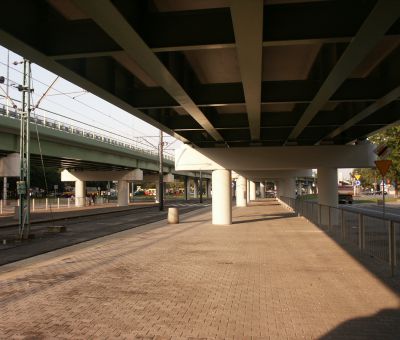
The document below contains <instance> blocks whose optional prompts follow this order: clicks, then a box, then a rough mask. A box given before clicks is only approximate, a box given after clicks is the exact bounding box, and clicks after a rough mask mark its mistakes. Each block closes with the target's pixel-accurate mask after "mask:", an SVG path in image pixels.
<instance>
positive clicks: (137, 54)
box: [74, 0, 223, 141]
mask: <svg viewBox="0 0 400 340" xmlns="http://www.w3.org/2000/svg"><path fill="white" fill-rule="evenodd" d="M74 2H75V4H76V5H77V6H78V7H79V8H80V9H82V11H83V12H85V13H86V14H87V15H88V16H90V17H91V18H92V19H93V20H94V21H95V22H96V23H97V24H98V25H99V26H100V27H101V28H102V29H103V31H104V32H106V33H107V34H108V36H110V37H111V38H112V39H113V40H114V41H115V42H116V43H117V44H118V45H119V46H121V47H122V48H123V50H124V51H125V52H126V53H127V54H128V55H129V57H131V58H132V59H133V60H134V61H135V62H136V63H137V64H138V65H139V66H140V68H142V69H143V71H144V72H145V73H147V74H148V75H149V76H150V78H151V79H153V80H154V81H155V82H156V83H157V84H158V85H160V86H161V87H163V88H164V89H165V91H167V92H168V94H169V95H170V96H171V97H173V98H174V99H175V100H176V101H177V102H178V103H179V104H180V105H181V106H182V108H183V109H184V110H185V111H187V112H188V113H189V114H190V115H191V116H192V117H193V118H194V119H195V120H196V121H197V122H198V123H199V124H200V125H201V126H202V127H203V128H204V129H205V130H206V131H207V132H208V133H209V135H210V136H211V137H212V138H214V139H215V140H217V141H220V140H223V138H222V136H221V135H220V133H219V132H218V131H217V130H216V129H215V128H214V127H213V126H212V124H211V123H210V121H209V120H208V119H207V117H206V116H205V115H204V114H203V112H201V111H200V109H199V108H198V107H197V105H196V104H195V103H194V102H193V100H192V99H191V98H190V97H189V95H188V94H187V93H186V91H185V90H184V89H183V88H182V86H181V85H180V84H179V83H178V81H177V80H176V79H175V78H174V77H173V76H172V74H171V73H170V72H169V70H168V69H167V68H166V67H165V66H164V65H163V63H162V62H161V61H160V60H159V58H158V57H157V56H156V55H155V54H154V52H153V51H152V50H151V49H150V48H149V47H148V46H147V45H146V43H145V42H144V41H143V39H142V38H141V37H140V35H139V34H138V33H137V32H136V31H135V30H134V29H133V28H132V26H131V25H130V24H129V23H128V21H127V20H126V18H125V17H124V16H123V15H122V14H121V13H120V12H119V11H118V9H117V8H116V7H115V6H114V5H113V4H112V3H111V1H108V0H80V1H77V0H76V1H74Z"/></svg>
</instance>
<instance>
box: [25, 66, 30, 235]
mask: <svg viewBox="0 0 400 340" xmlns="http://www.w3.org/2000/svg"><path fill="white" fill-rule="evenodd" d="M24 62H26V63H27V64H28V65H27V66H28V70H27V71H28V75H27V82H28V84H27V92H28V93H27V100H28V102H27V110H26V113H27V115H26V137H25V143H26V148H25V149H26V150H25V152H26V238H28V237H29V233H30V228H31V225H30V224H31V195H30V189H31V153H30V140H31V133H30V127H29V126H30V122H31V62H30V61H29V60H26V59H25V60H24Z"/></svg>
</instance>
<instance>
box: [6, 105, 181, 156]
mask: <svg viewBox="0 0 400 340" xmlns="http://www.w3.org/2000/svg"><path fill="white" fill-rule="evenodd" d="M0 115H3V116H7V117H9V118H14V119H20V118H21V116H20V114H19V112H17V111H15V110H9V111H8V114H7V111H6V109H5V107H4V105H3V107H0ZM30 121H31V123H33V124H37V125H40V126H43V127H46V128H49V129H53V130H58V131H62V132H66V133H70V134H74V135H79V136H81V137H85V138H88V139H94V140H96V141H98V142H100V143H106V144H111V145H115V146H118V147H121V148H125V149H131V150H135V151H136V152H139V153H142V154H144V155H151V156H154V157H157V156H158V151H156V150H153V149H147V148H145V147H139V146H137V145H135V144H132V143H128V142H127V141H125V140H123V139H119V138H114V137H110V136H108V135H105V134H102V133H99V132H98V131H95V130H92V129H85V128H82V127H79V126H75V125H72V124H68V123H65V122H60V121H57V120H54V119H51V118H47V117H45V116H42V115H39V114H33V115H32V116H31V117H30ZM163 157H164V159H165V160H169V161H174V160H175V158H174V157H173V156H171V155H167V154H164V155H163Z"/></svg>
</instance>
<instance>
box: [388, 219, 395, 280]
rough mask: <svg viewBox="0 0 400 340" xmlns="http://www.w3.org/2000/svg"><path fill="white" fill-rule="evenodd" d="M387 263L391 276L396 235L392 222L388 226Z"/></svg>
mask: <svg viewBox="0 0 400 340" xmlns="http://www.w3.org/2000/svg"><path fill="white" fill-rule="evenodd" d="M389 261H390V270H391V273H392V276H394V269H395V266H396V233H395V230H394V221H390V225H389Z"/></svg>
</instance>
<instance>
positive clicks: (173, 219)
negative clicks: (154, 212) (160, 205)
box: [168, 208, 179, 224]
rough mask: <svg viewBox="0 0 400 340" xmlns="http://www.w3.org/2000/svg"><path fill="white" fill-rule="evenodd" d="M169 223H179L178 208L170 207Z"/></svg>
mask: <svg viewBox="0 0 400 340" xmlns="http://www.w3.org/2000/svg"><path fill="white" fill-rule="evenodd" d="M168 223H169V224H177V223H179V211H178V208H168Z"/></svg>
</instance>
